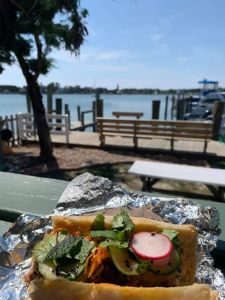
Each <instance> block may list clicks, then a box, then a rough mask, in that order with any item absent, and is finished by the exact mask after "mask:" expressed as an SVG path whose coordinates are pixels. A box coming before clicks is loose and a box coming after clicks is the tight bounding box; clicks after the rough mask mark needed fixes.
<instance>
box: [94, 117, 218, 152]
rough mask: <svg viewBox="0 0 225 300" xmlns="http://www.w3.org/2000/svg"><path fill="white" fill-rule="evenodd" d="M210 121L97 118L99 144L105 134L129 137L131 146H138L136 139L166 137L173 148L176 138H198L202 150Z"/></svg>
mask: <svg viewBox="0 0 225 300" xmlns="http://www.w3.org/2000/svg"><path fill="white" fill-rule="evenodd" d="M212 127H213V124H212V122H207V123H203V122H189V121H159V120H134V119H133V120H131V119H129V120H126V119H106V118H97V130H98V132H99V137H100V143H101V146H104V145H105V137H106V136H121V137H130V138H132V139H133V146H134V147H135V148H136V147H138V139H139V138H142V139H153V138H154V139H155V138H158V139H167V140H170V142H171V150H173V149H174V141H176V140H198V141H203V142H204V152H206V148H207V143H208V141H209V140H210V139H211V137H212Z"/></svg>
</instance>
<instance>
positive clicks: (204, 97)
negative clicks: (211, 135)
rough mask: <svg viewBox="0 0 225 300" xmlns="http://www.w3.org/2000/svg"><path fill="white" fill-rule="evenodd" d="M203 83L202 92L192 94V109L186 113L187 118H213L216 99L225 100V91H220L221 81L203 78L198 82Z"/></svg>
mask: <svg viewBox="0 0 225 300" xmlns="http://www.w3.org/2000/svg"><path fill="white" fill-rule="evenodd" d="M198 83H199V84H201V85H202V87H201V90H200V94H198V95H192V96H191V97H190V101H191V103H192V111H191V113H188V114H186V115H185V119H186V120H190V119H192V120H193V119H207V120H210V119H212V113H213V106H214V103H215V102H216V101H224V102H225V93H224V92H220V91H219V82H218V81H214V80H207V79H203V80H201V81H199V82H198Z"/></svg>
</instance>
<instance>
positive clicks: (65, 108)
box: [64, 104, 71, 129]
mask: <svg viewBox="0 0 225 300" xmlns="http://www.w3.org/2000/svg"><path fill="white" fill-rule="evenodd" d="M64 112H65V115H68V122H69V129H70V127H71V125H70V124H71V121H70V110H69V105H68V104H65V105H64Z"/></svg>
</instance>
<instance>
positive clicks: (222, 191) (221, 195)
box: [218, 186, 225, 202]
mask: <svg viewBox="0 0 225 300" xmlns="http://www.w3.org/2000/svg"><path fill="white" fill-rule="evenodd" d="M224 193H225V188H224V187H222V186H219V187H218V194H219V199H220V201H221V202H225V198H224Z"/></svg>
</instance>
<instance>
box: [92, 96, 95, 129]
mask: <svg viewBox="0 0 225 300" xmlns="http://www.w3.org/2000/svg"><path fill="white" fill-rule="evenodd" d="M92 111H93V132H96V101H92Z"/></svg>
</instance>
